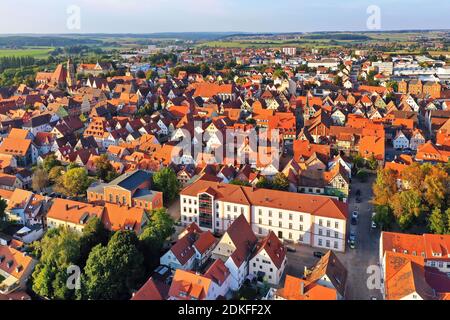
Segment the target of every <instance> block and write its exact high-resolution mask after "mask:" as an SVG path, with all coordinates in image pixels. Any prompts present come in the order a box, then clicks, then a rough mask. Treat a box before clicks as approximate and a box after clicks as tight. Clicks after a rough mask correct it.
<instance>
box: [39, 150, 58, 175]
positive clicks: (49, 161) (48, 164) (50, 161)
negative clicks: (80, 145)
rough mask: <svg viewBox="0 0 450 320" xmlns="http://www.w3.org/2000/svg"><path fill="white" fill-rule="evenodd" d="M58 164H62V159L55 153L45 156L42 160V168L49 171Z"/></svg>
mask: <svg viewBox="0 0 450 320" xmlns="http://www.w3.org/2000/svg"><path fill="white" fill-rule="evenodd" d="M56 166H61V161H59V160H58V159H56V156H55V155H54V154H50V155H48V156H47V157H45V159H44V161H43V162H42V168H43V169H44V170H45V172H47V173H50V170H51V169H52V168H53V167H56Z"/></svg>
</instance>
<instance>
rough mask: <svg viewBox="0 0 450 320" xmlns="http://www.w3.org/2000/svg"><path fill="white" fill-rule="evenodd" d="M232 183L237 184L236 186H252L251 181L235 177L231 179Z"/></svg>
mask: <svg viewBox="0 0 450 320" xmlns="http://www.w3.org/2000/svg"><path fill="white" fill-rule="evenodd" d="M230 184H234V185H236V186H245V187H250V186H251V183H250V182H247V181H242V180H239V179H233V180H231V181H230Z"/></svg>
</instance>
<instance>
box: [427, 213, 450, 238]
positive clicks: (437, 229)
mask: <svg viewBox="0 0 450 320" xmlns="http://www.w3.org/2000/svg"><path fill="white" fill-rule="evenodd" d="M446 218H447V216H446V215H444V214H443V213H442V211H441V209H440V208H435V209H434V210H433V212H432V213H431V215H430V217H429V219H428V228H429V229H430V231H431V232H433V233H437V234H445V233H446V232H447V230H448V228H447V223H448V219H446Z"/></svg>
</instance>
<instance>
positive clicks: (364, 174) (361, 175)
mask: <svg viewBox="0 0 450 320" xmlns="http://www.w3.org/2000/svg"><path fill="white" fill-rule="evenodd" d="M356 177H357V178H358V180H359V181H361V182H366V181H367V177H368V173H367V171H366V170H364V169H359V170H358V172H356Z"/></svg>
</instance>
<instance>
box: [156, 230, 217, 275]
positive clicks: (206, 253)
mask: <svg viewBox="0 0 450 320" xmlns="http://www.w3.org/2000/svg"><path fill="white" fill-rule="evenodd" d="M182 234H183V236H182V237H181V238H180V239H179V240H178V241H177V242H176V243H175V244H174V245H173V246H172V247H171V248H170V250H169V251H167V252H166V253H165V254H164V255H163V256H162V257H161V259H160V264H161V265H164V266H168V267H170V268H171V269H182V270H197V269H199V268H201V267H202V266H203V265H204V264H205V263H206V262H207V260H208V259H209V258H210V257H211V254H212V251H213V249H214V247H215V245H216V243H217V240H216V238H215V237H214V236H213V235H212V233H211V232H210V231H202V230H201V229H200V228H199V227H198V226H197V225H196V224H195V223H192V224H191V225H189V226H188V227H187V228H186V229H185V230H184V232H183V233H182Z"/></svg>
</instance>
